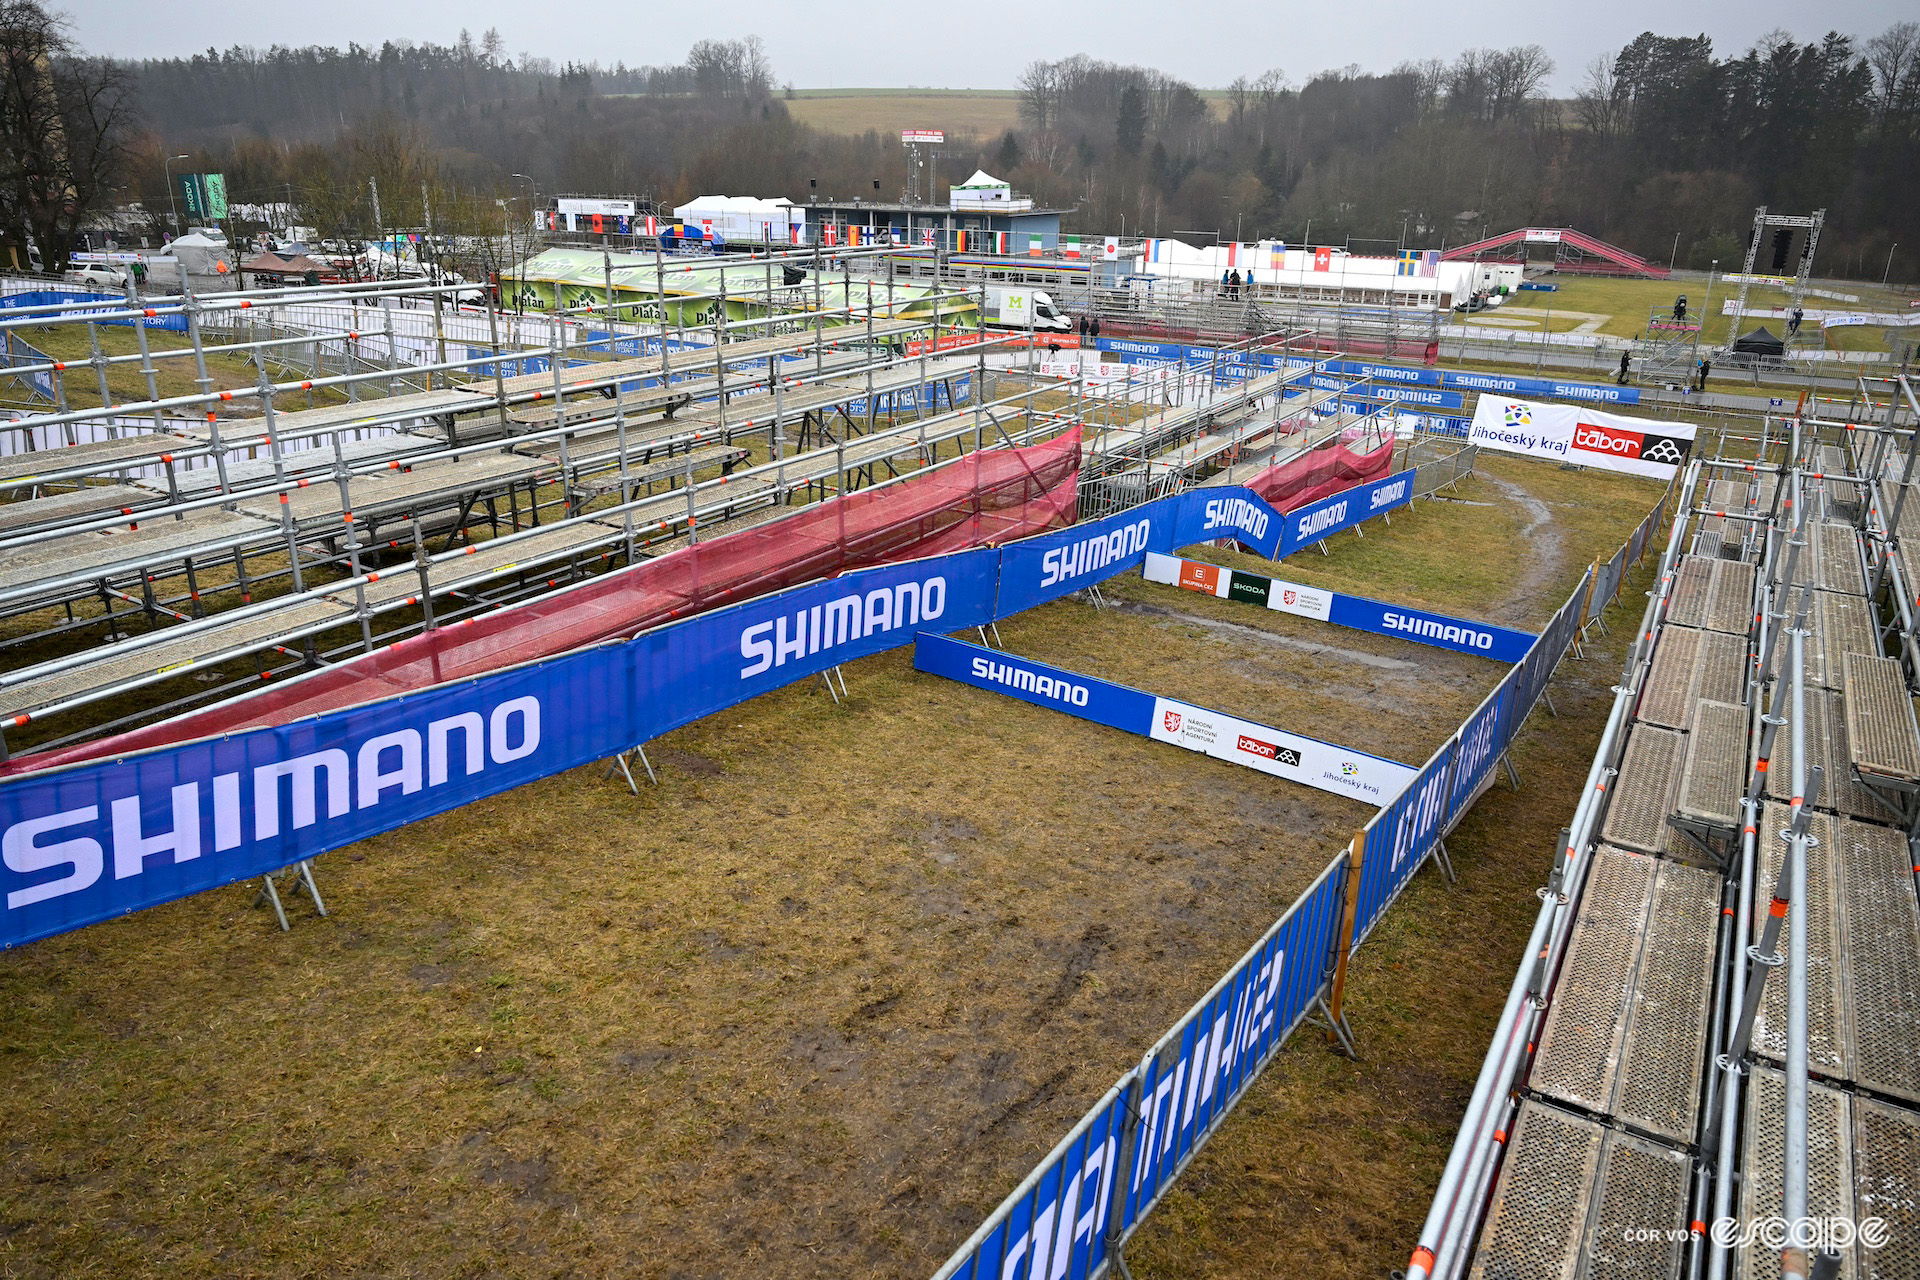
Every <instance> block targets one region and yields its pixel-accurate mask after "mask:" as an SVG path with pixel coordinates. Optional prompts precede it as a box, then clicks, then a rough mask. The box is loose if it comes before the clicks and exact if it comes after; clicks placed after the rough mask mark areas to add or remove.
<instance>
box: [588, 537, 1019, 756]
mask: <svg viewBox="0 0 1920 1280" xmlns="http://www.w3.org/2000/svg"><path fill="white" fill-rule="evenodd" d="M999 561H1000V553H999V552H998V551H995V550H993V549H991V548H981V549H979V550H975V551H960V552H955V553H954V554H952V555H946V556H935V557H933V558H931V559H927V560H912V561H908V562H907V563H905V564H894V565H882V566H880V567H878V568H873V569H860V570H857V571H855V572H853V573H846V574H842V575H841V576H839V577H837V578H831V579H828V580H827V581H825V582H816V583H812V584H810V585H808V586H804V587H795V588H793V589H791V590H788V591H783V592H781V593H780V594H778V595H772V596H763V597H761V598H759V599H757V600H749V601H747V602H746V603H744V604H737V605H734V606H732V607H731V608H727V609H720V610H717V611H715V612H713V613H703V614H700V615H699V616H697V617H694V618H690V619H688V620H686V621H685V622H679V623H673V624H670V625H668V626H664V627H656V628H655V629H653V630H652V631H648V632H645V633H644V634H642V635H640V636H638V637H636V638H635V639H634V640H633V642H632V643H631V644H629V645H628V646H626V648H627V650H629V651H630V652H631V653H632V654H633V661H634V662H635V664H636V665H637V666H638V667H639V669H640V670H641V671H642V672H644V673H645V676H644V679H642V680H640V681H638V682H637V688H638V689H639V691H640V693H641V695H642V700H643V703H644V705H642V706H640V707H638V708H637V709H636V712H635V725H634V734H633V737H632V738H631V739H630V740H629V741H628V742H626V743H623V744H621V745H623V746H631V745H632V744H633V743H635V742H644V741H646V740H647V739H649V738H656V737H658V736H660V735H661V734H663V733H666V732H667V731H668V730H670V729H677V728H679V727H680V726H681V725H685V724H691V723H693V722H694V721H695V720H698V719H700V718H702V717H703V716H708V715H712V714H713V713H714V712H716V711H723V710H725V709H726V708H728V707H731V706H734V705H736V704H738V703H742V702H745V701H746V700H747V699H748V698H752V697H756V696H758V695H760V694H762V693H766V692H769V691H770V690H773V689H778V688H780V687H781V686H783V685H787V684H791V683H793V682H794V681H795V680H798V679H800V678H801V677H803V676H810V675H815V674H818V673H819V672H822V671H825V670H826V669H827V668H829V667H832V666H837V665H838V664H840V663H842V662H851V661H852V660H854V659H855V658H864V657H866V656H868V655H869V654H875V653H880V652H883V651H885V650H887V649H894V648H898V647H899V646H901V645H903V644H907V643H909V642H910V641H911V640H912V639H913V638H914V634H915V633H916V632H918V631H920V630H922V629H926V630H934V631H957V630H960V629H962V628H966V627H980V626H985V625H986V624H987V623H989V622H992V621H993V620H994V616H995V615H994V611H993V599H994V583H995V580H996V577H997V570H998V566H999Z"/></svg>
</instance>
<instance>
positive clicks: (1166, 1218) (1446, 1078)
mask: <svg viewBox="0 0 1920 1280" xmlns="http://www.w3.org/2000/svg"><path fill="white" fill-rule="evenodd" d="M1653 563H1654V561H1653V559H1652V557H1649V558H1648V560H1647V561H1646V562H1645V563H1644V564H1643V565H1642V567H1641V569H1640V570H1639V572H1637V573H1636V574H1634V575H1631V577H1630V579H1629V585H1630V587H1631V588H1632V590H1631V591H1630V593H1629V594H1628V595H1627V597H1626V599H1627V600H1628V601H1629V602H1630V603H1631V602H1632V601H1634V600H1636V599H1637V597H1638V594H1639V592H1640V591H1642V590H1644V589H1645V588H1646V587H1647V585H1648V584H1649V583H1650V581H1651V566H1652V564H1653ZM1630 638H1631V628H1630V627H1618V626H1617V627H1615V628H1614V629H1613V632H1612V634H1611V635H1610V636H1602V637H1599V638H1598V642H1597V643H1596V644H1595V645H1593V646H1590V647H1589V649H1588V656H1587V658H1586V659H1585V660H1584V661H1568V662H1566V663H1564V664H1563V665H1562V667H1561V669H1560V672H1559V674H1558V676H1557V677H1556V678H1555V680H1554V683H1553V690H1552V692H1553V697H1554V702H1555V704H1556V705H1557V707H1558V708H1559V711H1560V716H1559V718H1558V719H1553V718H1550V717H1549V716H1548V715H1547V713H1546V712H1545V711H1544V710H1541V711H1538V712H1536V713H1535V715H1534V717H1533V719H1532V720H1530V721H1529V722H1528V724H1527V726H1526V728H1525V729H1524V730H1523V731H1522V733H1521V735H1520V737H1519V740H1518V742H1517V745H1516V748H1515V750H1514V759H1515V762H1516V764H1517V765H1518V768H1519V772H1520V775H1521V778H1522V784H1523V785H1522V789H1521V790H1520V791H1518V792H1515V791H1511V790H1509V789H1508V788H1507V787H1505V786H1504V785H1502V786H1497V787H1495V788H1494V789H1493V790H1491V791H1489V792H1487V793H1486V794H1485V795H1484V796H1483V797H1482V798H1481V799H1480V802H1479V803H1478V804H1477V805H1475V806H1474V808H1473V810H1472V811H1471V812H1470V813H1469V814H1468V815H1467V817H1466V819H1465V820H1464V821H1463V822H1462V823H1461V825H1460V826H1459V827H1458V828H1457V829H1456V830H1455V831H1454V833H1453V835H1451V836H1450V837H1449V838H1448V840H1447V848H1448V852H1449V853H1450V855H1451V856H1452V860H1453V864H1454V869H1455V871H1456V872H1457V873H1458V875H1459V883H1458V884H1456V885H1452V886H1449V885H1447V884H1446V883H1445V882H1444V881H1443V880H1442V879H1441V878H1440V877H1439V875H1438V874H1436V873H1434V872H1431V871H1428V872H1423V873H1422V874H1421V875H1419V876H1418V877H1416V878H1415V879H1414V881H1413V882H1412V884H1411V885H1410V886H1409V887H1408V889H1407V891H1406V894H1405V896H1404V897H1403V898H1402V899H1401V900H1400V901H1399V902H1398V903H1397V904H1395V906H1394V908H1393V910H1392V911H1390V912H1388V913H1387V915H1386V917H1385V918H1384V919H1383V920H1382V921H1381V924H1380V926H1379V928H1377V929H1376V930H1375V931H1374V933H1373V934H1372V935H1371V936H1370V937H1369V938H1368V940H1367V943H1366V945H1365V946H1364V947H1363V948H1361V950H1360V952H1359V954H1358V956H1356V958H1355V960H1354V963H1353V965H1352V968H1351V969H1350V970H1349V973H1348V979H1347V981H1348V986H1347V1004H1346V1007H1347V1011H1348V1016H1349V1019H1350V1020H1351V1021H1352V1023H1353V1026H1354V1031H1355V1034H1356V1036H1357V1038H1358V1041H1359V1049H1360V1057H1359V1060H1358V1061H1348V1060H1347V1059H1345V1058H1343V1057H1340V1056H1338V1055H1336V1054H1334V1053H1332V1052H1330V1051H1329V1050H1328V1049H1327V1047H1326V1045H1325V1042H1324V1039H1323V1037H1322V1036H1321V1035H1320V1034H1318V1033H1316V1032H1314V1031H1312V1030H1311V1029H1308V1030H1306V1031H1305V1032H1303V1033H1302V1034H1300V1035H1298V1036H1296V1037H1295V1038H1294V1039H1293V1041H1292V1042H1291V1043H1289V1044H1288V1045H1287V1047H1286V1049H1285V1050H1284V1051H1283V1052H1282V1053H1281V1054H1280V1055H1279V1056H1278V1057H1276V1058H1275V1060H1274V1061H1273V1063H1272V1064H1271V1065H1270V1066H1269V1067H1268V1069H1267V1071H1266V1073H1265V1074H1264V1075H1263V1076H1262V1077H1261V1078H1260V1080H1259V1081H1258V1082H1256V1083H1255V1085H1254V1086H1253V1088H1252V1089H1251V1090H1250V1091H1249V1093H1248V1095H1247V1098H1246V1100H1245V1101H1244V1102H1243V1103H1242V1104H1241V1106H1240V1109H1239V1111H1238V1112H1236V1113H1235V1115H1234V1116H1233V1117H1232V1118H1231V1119H1230V1120H1229V1121H1228V1122H1227V1124H1226V1126H1225V1127H1224V1128H1223V1129H1222V1131H1221V1133H1220V1134H1219V1136H1217V1137H1216V1138H1215V1139H1214V1141H1213V1142H1212V1143H1211V1144H1210V1145H1209V1146H1208V1147H1207V1148H1206V1149H1205V1150H1204V1151H1202V1152H1201V1154H1200V1156H1199V1157H1198V1158H1197V1159H1196V1160H1195V1161H1194V1163H1193V1165H1192V1166H1191V1167H1189V1168H1188V1170H1187V1171H1186V1174H1185V1175H1184V1176H1183V1177H1182V1179H1181V1180H1180V1181H1179V1182H1177V1183H1175V1184H1174V1187H1173V1190H1172V1191H1171V1192H1170V1193H1169V1194H1168V1196H1167V1198H1166V1200H1165V1201H1163V1202H1162V1205H1161V1207H1160V1208H1159V1210H1158V1211H1157V1212H1156V1213H1155V1214H1154V1215H1153V1216H1152V1217H1151V1218H1149V1219H1148V1220H1147V1223H1146V1226H1145V1227H1144V1228H1143V1229H1142V1230H1141V1232H1140V1234H1139V1235H1138V1236H1137V1237H1136V1238H1135V1239H1134V1241H1133V1242H1132V1244H1131V1247H1130V1248H1129V1251H1128V1253H1129V1260H1130V1262H1131V1264H1132V1269H1133V1273H1134V1274H1135V1275H1136V1276H1139V1277H1140V1278H1141V1280H1149V1278H1150V1277H1153V1278H1166V1277H1175V1276H1178V1277H1207V1278H1208V1280H1229V1278H1233V1280H1238V1278H1240V1277H1246V1278H1247V1280H1253V1278H1254V1277H1259V1278H1261V1280H1265V1278H1266V1277H1270V1276H1278V1275H1311V1276H1316V1277H1324V1278H1325V1280H1375V1278H1376V1277H1379V1276H1382V1275H1385V1274H1387V1272H1388V1270H1389V1269H1390V1268H1398V1267H1405V1266H1406V1264H1407V1257H1408V1255H1409V1254H1410V1253H1411V1252H1412V1251H1413V1247H1414V1245H1415V1244H1417V1243H1419V1240H1418V1238H1417V1237H1418V1235H1419V1232H1420V1227H1421V1224H1422V1223H1423V1222H1424V1221H1425V1219H1426V1213H1427V1207H1428V1203H1429V1201H1430V1200H1431V1198H1432V1195H1433V1190H1434V1187H1435V1186H1436V1185H1437V1184H1438V1182H1439V1179H1440V1171H1441V1169H1442V1168H1443V1167H1444V1166H1445V1164H1446V1159H1447V1153H1448V1151H1449V1150H1450V1149H1451V1147H1452V1144H1453V1136H1454V1130H1455V1128H1456V1127H1457V1126H1458V1124H1459V1122H1460V1117H1461V1115H1462V1114H1463V1113H1464V1111H1465V1110H1466V1104H1467V1098H1468V1096H1469V1095H1470V1094H1471V1092H1472V1090H1473V1082H1474V1079H1475V1077H1476V1076H1477V1075H1478V1073H1479V1068H1480V1063H1481V1060H1482V1058H1483V1057H1484V1055H1485V1053H1486V1049H1487V1044H1488V1042H1489V1040H1490V1038H1491V1037H1492V1034H1493V1028H1494V1023H1495V1020H1496V1018H1497V1016H1498V1014H1499V1010H1500V1005H1501V1002H1502V1001H1503V1000H1504V999H1505V997H1506V992H1507V987H1508V985H1509V984H1510V983H1511V981H1512V979H1513V971H1514V968H1515V966H1516V965H1518V964H1519V962H1520V959H1521V951H1522V949H1523V948H1524V946H1525V943H1526V937H1527V932H1528V930H1529V928H1531V926H1532V923H1533V919H1534V915H1535V912H1536V911H1537V910H1538V907H1539V903H1538V901H1537V900H1536V899H1535V898H1534V896H1533V894H1532V893H1530V892H1529V889H1531V888H1532V887H1533V886H1535V885H1537V884H1541V883H1543V882H1544V880H1545V876H1546V874H1547V871H1548V868H1549V865H1550V863H1551V859H1552V856H1553V849H1554V847H1555V844H1554V842H1555V839H1556V837H1557V835H1558V833H1559V830H1560V827H1561V826H1562V824H1564V823H1565V822H1566V820H1567V817H1568V815H1569V814H1570V813H1571V812H1572V807H1573V802H1574V799H1575V797H1576V796H1577V795H1578V793H1579V789H1580V787H1581V786H1582V784H1583V781H1584V779H1585V775H1586V770H1587V766H1588V764H1589V763H1590V761H1591V757H1592V752H1593V749H1594V748H1595V746H1596V745H1597V744H1598V742H1599V736H1600V731H1601V729H1602V727H1603V726H1604V724H1605V721H1606V716H1607V710H1608V707H1609V705H1610V703H1611V700H1612V692H1611V689H1610V685H1611V684H1612V683H1613V681H1614V680H1615V679H1617V673H1618V671H1619V664H1620V662H1621V661H1622V660H1623V658H1624V656H1625V645H1626V642H1627V641H1628V640H1629V639H1630Z"/></svg>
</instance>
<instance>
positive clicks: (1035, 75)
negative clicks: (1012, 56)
mask: <svg viewBox="0 0 1920 1280" xmlns="http://www.w3.org/2000/svg"><path fill="white" fill-rule="evenodd" d="M1019 84H1020V118H1021V119H1022V120H1023V121H1025V122H1026V123H1027V124H1028V125H1029V126H1030V127H1032V128H1034V129H1038V130H1043V131H1044V130H1046V129H1048V128H1050V127H1051V126H1052V125H1053V124H1054V121H1055V119H1056V115H1057V108H1058V105H1059V98H1060V76H1059V73H1058V71H1057V70H1056V69H1055V67H1054V64H1053V63H1051V62H1047V61H1045V60H1044V59H1035V60H1034V61H1032V62H1029V63H1028V64H1027V69H1026V70H1025V71H1022V72H1021V73H1020V81H1019Z"/></svg>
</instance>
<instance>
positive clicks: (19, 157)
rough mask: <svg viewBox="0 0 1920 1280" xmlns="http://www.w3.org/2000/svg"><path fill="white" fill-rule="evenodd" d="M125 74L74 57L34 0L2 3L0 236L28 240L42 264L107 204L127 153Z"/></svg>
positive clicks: (129, 125) (58, 25)
mask: <svg viewBox="0 0 1920 1280" xmlns="http://www.w3.org/2000/svg"><path fill="white" fill-rule="evenodd" d="M133 124H134V101H133V86H132V81H131V78H130V77H129V76H128V75H127V73H126V72H125V71H123V70H121V69H120V68H119V67H117V66H115V65H114V64H112V63H110V62H108V61H106V60H105V59H90V58H83V57H81V56H79V53H78V50H76V49H75V47H74V45H73V42H72V41H71V39H70V38H69V37H68V35H67V31H66V26H65V23H64V21H63V20H62V19H61V18H59V17H57V16H55V15H53V14H51V13H49V12H47V10H45V9H43V8H42V7H41V6H40V5H39V4H37V3H35V0H0V236H4V237H5V238H7V239H9V240H11V241H13V242H14V243H15V244H25V243H26V242H27V240H28V238H29V237H31V239H32V240H33V242H34V243H35V244H36V245H37V246H38V247H39V249H40V253H41V256H42V259H43V261H44V262H45V264H46V267H47V269H48V270H51V271H57V270H59V269H61V268H62V267H64V266H66V264H67V259H68V256H69V255H70V254H71V253H72V251H73V246H74V244H75V242H76V241H77V240H78V239H79V235H80V229H81V228H82V227H83V226H85V225H86V222H87V220H88V219H89V218H90V217H91V216H92V215H93V214H94V212H95V211H96V210H98V209H99V208H100V207H101V206H102V205H104V204H105V203H106V202H107V197H108V195H109V194H110V192H111V191H112V190H113V186H114V184H115V182H116V181H117V180H118V179H119V176H120V174H121V171H122V169H123V167H124V165H125V163H126V160H127V156H128V146H129V139H130V137H131V134H132V129H133Z"/></svg>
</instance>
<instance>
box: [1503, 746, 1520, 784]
mask: <svg viewBox="0 0 1920 1280" xmlns="http://www.w3.org/2000/svg"><path fill="white" fill-rule="evenodd" d="M1500 763H1501V764H1503V765H1505V766H1506V770H1507V783H1508V785H1509V786H1511V787H1512V788H1513V789H1514V790H1515V791H1518V790H1519V789H1520V775H1519V774H1518V773H1516V772H1515V771H1514V768H1513V756H1512V755H1511V754H1509V753H1508V752H1505V751H1503V752H1501V753H1500Z"/></svg>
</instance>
